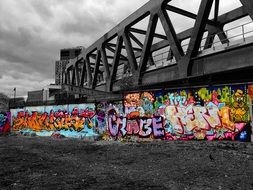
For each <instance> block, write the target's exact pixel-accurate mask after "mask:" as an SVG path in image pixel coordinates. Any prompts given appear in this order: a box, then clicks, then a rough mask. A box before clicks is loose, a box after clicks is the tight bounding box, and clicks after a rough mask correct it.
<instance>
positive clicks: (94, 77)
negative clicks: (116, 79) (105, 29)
mask: <svg viewBox="0 0 253 190" xmlns="http://www.w3.org/2000/svg"><path fill="white" fill-rule="evenodd" d="M100 61H101V52H100V50H97V56H96V63H95V70H94V75H93V80H92V86H91V88H92V89H94V88H95V86H96V85H97V76H98V70H99V66H100Z"/></svg>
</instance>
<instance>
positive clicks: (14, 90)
mask: <svg viewBox="0 0 253 190" xmlns="http://www.w3.org/2000/svg"><path fill="white" fill-rule="evenodd" d="M13 93H14V103H15V102H16V87H14V89H13Z"/></svg>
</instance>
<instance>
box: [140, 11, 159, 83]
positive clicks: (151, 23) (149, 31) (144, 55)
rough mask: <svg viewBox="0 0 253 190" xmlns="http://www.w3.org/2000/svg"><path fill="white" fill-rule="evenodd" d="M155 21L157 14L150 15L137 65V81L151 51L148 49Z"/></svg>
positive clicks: (150, 44)
mask: <svg viewBox="0 0 253 190" xmlns="http://www.w3.org/2000/svg"><path fill="white" fill-rule="evenodd" d="M157 21H158V15H157V14H154V15H150V19H149V24H148V29H147V35H146V38H145V42H144V45H143V49H142V54H141V55H142V56H141V60H140V65H139V71H138V72H139V76H138V80H139V81H138V82H140V80H141V77H142V73H143V72H144V71H145V70H146V66H147V62H148V58H149V56H150V53H151V51H150V50H151V46H152V42H153V38H154V33H155V29H156V25H157Z"/></svg>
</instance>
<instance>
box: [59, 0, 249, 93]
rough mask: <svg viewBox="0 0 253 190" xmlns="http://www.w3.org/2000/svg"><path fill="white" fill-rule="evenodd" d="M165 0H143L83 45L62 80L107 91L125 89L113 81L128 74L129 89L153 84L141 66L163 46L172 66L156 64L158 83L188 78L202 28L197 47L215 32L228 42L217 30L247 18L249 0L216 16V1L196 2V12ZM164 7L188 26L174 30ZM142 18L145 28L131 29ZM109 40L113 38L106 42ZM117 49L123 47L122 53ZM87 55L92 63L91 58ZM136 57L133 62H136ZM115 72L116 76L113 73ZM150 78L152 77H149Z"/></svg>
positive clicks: (208, 42) (149, 73)
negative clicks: (159, 28)
mask: <svg viewBox="0 0 253 190" xmlns="http://www.w3.org/2000/svg"><path fill="white" fill-rule="evenodd" d="M171 1H173V0H151V1H149V2H148V3H146V4H145V5H144V6H143V7H141V8H140V9H138V10H137V11H136V12H135V13H133V14H131V15H130V16H129V17H127V18H126V19H125V20H123V21H122V22H121V23H120V24H118V25H117V26H116V27H114V28H113V29H112V30H110V31H109V32H108V33H106V34H105V35H104V36H102V37H101V38H100V39H98V40H97V41H96V42H95V43H93V44H92V45H91V46H89V47H88V48H86V49H84V50H83V52H82V53H81V56H79V57H78V59H77V60H75V61H72V62H71V63H70V64H68V65H67V69H66V71H65V73H64V77H65V78H64V82H65V84H68V85H73V86H79V87H85V88H89V89H94V90H95V89H100V90H103V91H106V92H113V91H121V90H125V88H126V87H124V88H123V87H120V86H117V85H118V84H119V83H120V82H121V83H122V82H124V81H126V79H125V78H127V77H129V80H128V82H129V81H130V82H129V84H130V86H128V87H129V89H131V88H132V87H134V88H138V86H143V85H146V84H147V83H152V80H153V83H155V82H159V80H157V78H159V70H153V71H149V70H148V66H147V65H148V64H149V65H152V64H154V58H153V57H152V53H153V52H155V51H158V50H160V49H163V48H166V47H168V48H169V52H168V55H167V57H168V58H170V59H171V58H175V60H176V64H173V65H171V66H168V67H164V68H162V70H164V71H165V73H163V72H162V82H169V81H173V80H179V79H185V78H189V77H193V76H194V71H193V67H194V64H195V63H196V58H197V57H198V54H199V49H200V47H201V41H202V40H203V35H204V33H205V32H207V37H206V41H205V45H204V48H203V49H208V48H210V47H212V45H213V42H214V36H215V35H217V36H218V38H219V39H220V42H221V43H222V44H226V43H229V39H228V38H227V35H226V33H225V32H224V30H223V27H224V25H226V24H227V23H230V22H233V21H235V20H239V19H241V18H243V17H245V16H250V17H251V18H253V2H252V1H251V0H238V1H240V2H241V4H242V6H241V7H239V8H236V9H234V10H231V11H229V12H227V13H225V14H222V15H219V6H220V4H219V0H202V1H201V3H200V6H199V11H198V13H197V14H193V13H191V12H189V11H186V10H183V9H180V8H178V7H175V6H172V5H170V2H171ZM212 6H214V18H213V19H209V15H210V12H211V8H212ZM168 11H171V12H174V13H177V14H180V15H183V16H186V17H188V18H191V19H194V20H195V24H194V27H192V28H189V29H187V30H185V31H183V32H180V33H176V31H175V28H174V26H173V24H172V22H171V19H170V16H169V14H168ZM148 17H149V23H148V27H147V30H143V29H138V28H136V27H135V25H136V24H137V23H139V22H140V21H142V20H143V19H144V18H148ZM158 20H160V21H161V25H162V27H163V29H164V31H165V35H162V34H158V33H156V32H155V31H156V27H157V22H158ZM135 34H137V35H145V38H144V42H141V41H140V40H139V39H138V37H136V36H135ZM154 38H158V39H160V41H159V42H156V43H153V39H154ZM186 39H189V45H188V47H187V49H186V50H184V49H183V45H182V41H184V40H186ZM113 40H114V42H112V41H113ZM115 40H116V42H115ZM133 43H135V46H134V44H133ZM136 45H137V47H136ZM122 51H125V54H124V53H122ZM109 52H110V53H111V54H110V53H109ZM91 59H93V60H94V61H93V62H91ZM109 59H110V60H112V62H111V63H109V61H108V60H109ZM138 59H139V61H137V60H138ZM201 59H202V58H199V59H198V60H201ZM203 59H204V58H203ZM80 62H81V63H82V67H81V70H80V68H78V64H80ZM152 62H153V63H152ZM198 63H199V62H198ZM249 66H251V65H249ZM121 70H122V71H121ZM120 71H121V72H120ZM219 72H220V71H219ZM119 73H120V74H121V76H118V75H119ZM152 73H153V74H152ZM202 74H203V73H202ZM148 77H150V80H149V79H148ZM154 78H156V79H155V80H154ZM115 85H116V87H115ZM123 86H124V85H123Z"/></svg>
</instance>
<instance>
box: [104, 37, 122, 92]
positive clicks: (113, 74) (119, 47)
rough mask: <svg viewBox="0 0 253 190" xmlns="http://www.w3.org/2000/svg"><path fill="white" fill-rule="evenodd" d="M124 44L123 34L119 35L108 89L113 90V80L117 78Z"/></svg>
mask: <svg viewBox="0 0 253 190" xmlns="http://www.w3.org/2000/svg"><path fill="white" fill-rule="evenodd" d="M122 44H123V38H122V36H118V39H117V44H116V51H115V55H114V59H113V64H112V71H111V76H110V79H109V81H108V82H107V90H108V91H111V88H112V83H113V80H115V77H116V73H117V68H118V66H119V58H120V55H121V50H122Z"/></svg>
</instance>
